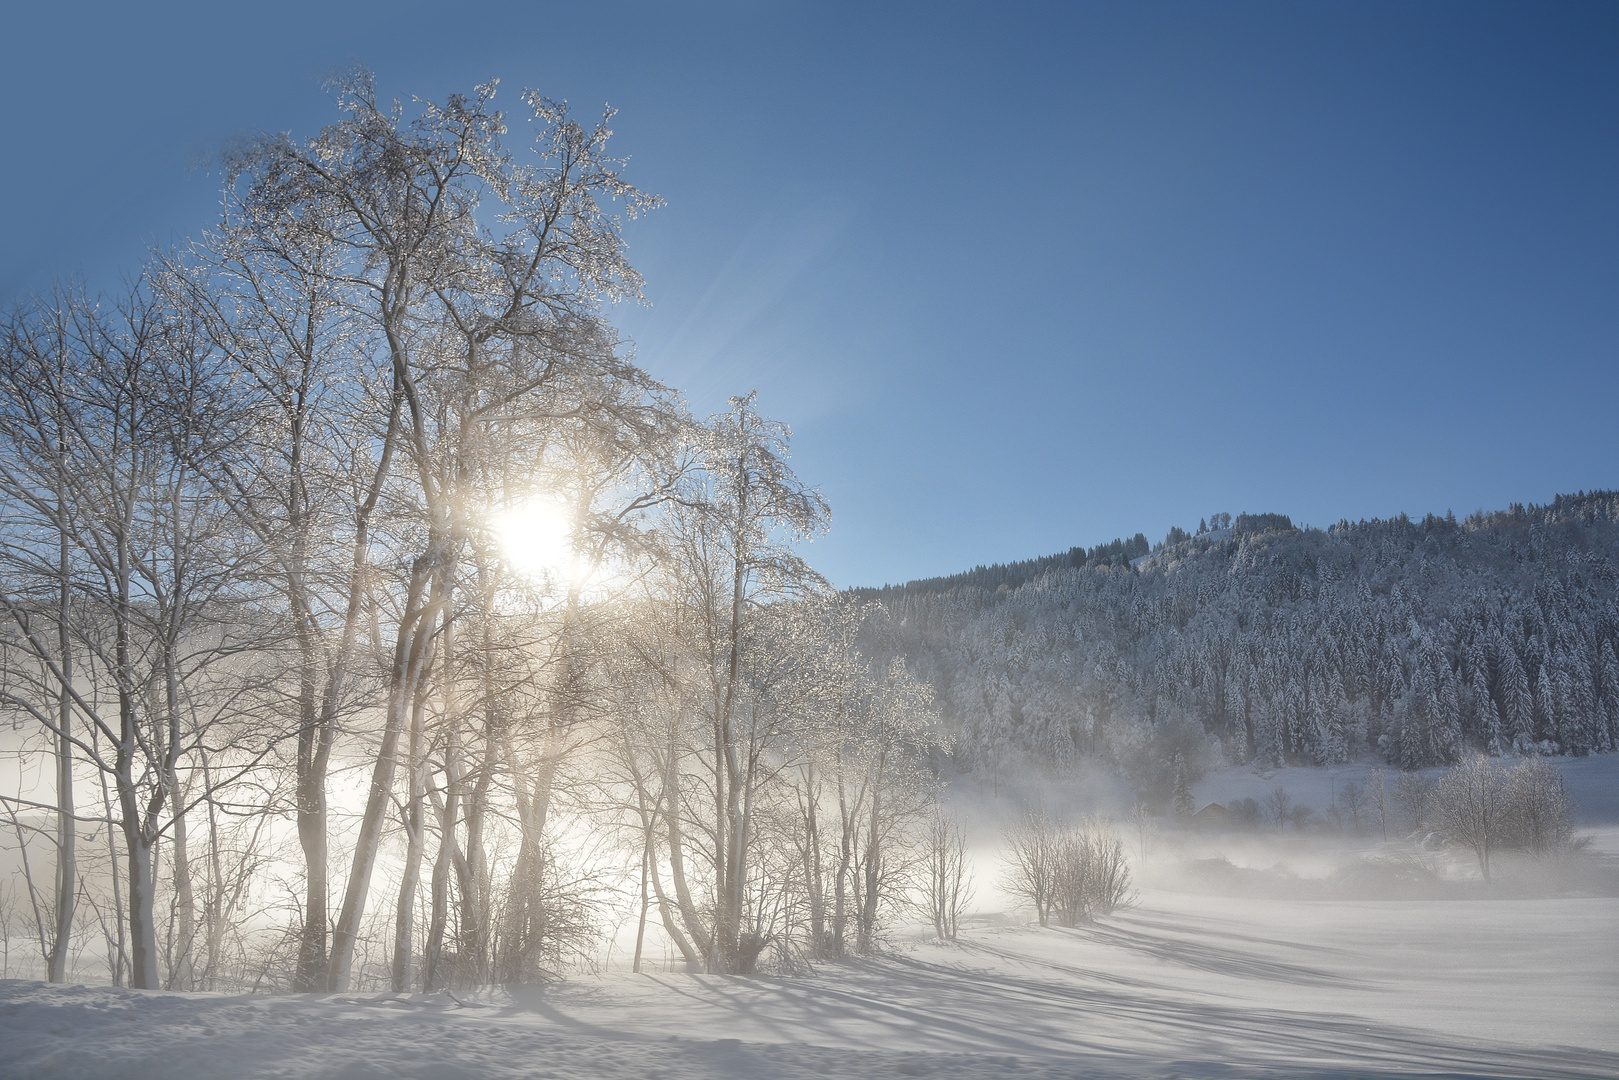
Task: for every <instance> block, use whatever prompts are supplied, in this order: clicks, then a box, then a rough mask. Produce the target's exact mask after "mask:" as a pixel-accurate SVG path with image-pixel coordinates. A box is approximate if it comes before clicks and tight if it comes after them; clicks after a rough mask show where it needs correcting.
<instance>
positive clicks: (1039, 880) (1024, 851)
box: [1007, 811, 1134, 926]
mask: <svg viewBox="0 0 1619 1080" xmlns="http://www.w3.org/2000/svg"><path fill="white" fill-rule="evenodd" d="M1007 841H1008V847H1009V854H1008V858H1007V865H1008V869H1009V871H1010V873H1009V875H1008V876H1009V878H1010V881H1009V885H1008V888H1009V889H1010V891H1011V892H1012V893H1013V894H1014V895H1016V896H1019V897H1021V898H1022V899H1025V900H1027V901H1029V902H1030V903H1031V904H1032V905H1033V906H1034V909H1035V914H1036V916H1037V917H1038V918H1039V920H1040V925H1041V926H1049V925H1050V924H1051V921H1052V920H1053V919H1055V920H1056V922H1057V925H1059V926H1077V925H1079V924H1080V923H1082V922H1089V921H1090V920H1092V919H1094V918H1096V917H1097V916H1099V915H1107V914H1110V913H1111V912H1113V911H1116V910H1117V909H1118V908H1121V907H1124V906H1127V905H1128V904H1129V903H1130V902H1131V901H1132V900H1133V899H1134V893H1133V891H1132V889H1131V885H1130V864H1129V860H1128V859H1127V858H1126V857H1125V853H1124V840H1123V839H1122V838H1121V837H1120V836H1119V835H1118V832H1117V830H1115V829H1114V827H1113V823H1112V822H1111V821H1108V820H1107V819H1105V818H1096V817H1090V818H1086V819H1084V820H1083V821H1081V822H1079V823H1078V824H1077V825H1060V824H1058V823H1056V822H1054V821H1052V820H1051V818H1050V817H1048V816H1047V815H1046V814H1045V813H1044V812H1040V811H1036V812H1032V813H1029V814H1026V815H1024V818H1023V820H1022V821H1020V822H1019V824H1018V825H1017V826H1016V827H1014V828H1013V829H1012V831H1011V832H1009V833H1008V836H1007Z"/></svg>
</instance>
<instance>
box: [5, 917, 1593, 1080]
mask: <svg viewBox="0 0 1619 1080" xmlns="http://www.w3.org/2000/svg"><path fill="white" fill-rule="evenodd" d="M1616 928H1619V899H1614V898H1611V897H1590V898H1570V899H1560V900H1533V901H1513V900H1464V901H1455V902H1449V901H1436V902H1422V901H1382V902H1304V901H1288V900H1232V899H1223V898H1217V897H1207V896H1195V895H1190V894H1184V893H1173V892H1166V891H1151V892H1148V893H1145V894H1144V895H1143V897H1142V899H1141V903H1140V904H1139V906H1138V907H1136V908H1134V909H1132V910H1129V911H1126V912H1123V913H1121V914H1119V915H1117V916H1115V917H1113V918H1110V919H1108V920H1105V921H1104V922H1102V923H1100V924H1098V925H1095V926H1091V927H1085V928H1081V929H1078V930H1057V929H1040V928H1037V927H1025V926H1007V927H986V926H978V927H974V928H972V929H970V930H968V931H967V932H966V934H965V935H964V939H963V941H962V942H960V943H959V944H955V945H940V944H934V943H931V942H924V941H914V942H911V943H909V944H906V945H902V946H901V947H899V948H897V949H896V950H895V951H894V952H892V953H891V954H888V955H885V956H882V957H879V958H875V959H869V960H861V961H856V962H851V963H847V964H837V965H826V966H824V967H823V968H822V969H821V970H820V971H819V972H818V973H817V974H815V975H813V976H809V977H805V978H796V979H776V978H750V979H744V978H731V977H722V976H702V975H671V974H658V975H642V976H634V975H628V974H613V975H606V976H600V977H576V978H573V979H570V980H568V981H566V982H564V983H562V984H559V985H555V986H551V987H543V988H542V987H527V988H523V987H519V988H515V989H512V990H489V991H484V992H480V993H477V994H473V995H458V996H459V1001H457V1000H456V999H452V998H451V997H450V996H448V995H444V994H433V995H416V996H397V997H396V996H393V995H377V996H342V995H334V996H318V997H240V996H225V995H203V994H164V993H137V992H132V991H121V990H112V989H86V988H82V987H74V988H51V987H47V986H44V985H41V984H39V983H32V982H9V983H3V984H0V1077H4V1078H13V1077H15V1078H18V1080H21V1078H25V1077H26V1078H35V1077H40V1078H44V1077H61V1078H74V1080H114V1078H116V1080H147V1078H150V1080H158V1078H163V1080H204V1078H210V1080H211V1078H227V1077H230V1078H235V1077H239V1078H243V1080H248V1078H255V1080H256V1078H261V1077H262V1078H270V1077H286V1078H292V1077H297V1078H320V1080H383V1078H390V1080H392V1078H402V1080H483V1078H488V1080H508V1078H512V1080H516V1078H524V1080H527V1078H540V1077H554V1078H558V1080H564V1078H566V1080H586V1078H597V1077H600V1078H610V1080H616V1078H620V1077H626V1078H627V1077H648V1078H650V1077H663V1078H666V1080H685V1078H694V1077H760V1078H775V1077H782V1078H790V1077H810V1076H846V1077H881V1076H917V1075H930V1076H939V1077H992V1076H1017V1077H1031V1078H1032V1077H1074V1078H1079V1077H1101V1078H1112V1077H1118V1078H1124V1077H1170V1076H1179V1077H1185V1078H1193V1077H1208V1078H1225V1077H1239V1076H1264V1077H1270V1076H1275V1077H1310V1078H1320V1080H1325V1078H1329V1077H1330V1078H1348V1077H1361V1076H1478V1077H1539V1078H1546V1080H1553V1078H1565V1077H1582V1078H1584V1077H1614V1076H1619V947H1616Z"/></svg>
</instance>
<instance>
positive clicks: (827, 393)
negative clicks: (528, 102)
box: [0, 0, 1619, 586]
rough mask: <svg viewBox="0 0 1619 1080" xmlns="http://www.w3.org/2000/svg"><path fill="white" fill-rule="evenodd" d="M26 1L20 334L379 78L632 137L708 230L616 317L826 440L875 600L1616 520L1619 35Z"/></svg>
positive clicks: (671, 245)
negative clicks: (1264, 526) (1396, 534)
mask: <svg viewBox="0 0 1619 1080" xmlns="http://www.w3.org/2000/svg"><path fill="white" fill-rule="evenodd" d="M0 11H3V20H0V26H3V28H4V38H5V41H6V46H5V63H4V65H0V91H3V92H4V100H5V103H6V105H7V109H6V115H5V119H4V141H3V142H0V145H3V146H4V147H5V150H4V168H0V200H3V205H4V206H5V207H7V212H6V213H5V214H4V215H3V218H0V297H3V298H5V299H7V300H9V299H12V298H16V297H19V296H20V295H22V293H23V292H25V291H26V290H27V289H28V288H30V287H32V286H35V285H38V284H41V283H43V282H45V281H47V280H48V279H49V277H50V276H51V275H52V274H67V273H74V272H80V273H83V274H85V275H86V276H88V277H89V278H90V280H91V281H92V283H95V284H100V285H111V284H115V283H116V282H117V280H118V276H119V274H120V273H122V272H126V271H130V270H133V269H134V268H135V267H136V266H137V265H138V263H139V260H140V258H141V254H142V251H143V249H144V246H145V245H146V243H148V242H149V241H152V240H159V241H162V240H167V239H170V238H175V237H178V236H181V235H183V234H185V233H188V232H194V231H195V230H197V229H198V228H201V227H203V226H205V225H206V224H207V223H208V222H209V221H210V219H211V217H212V215H213V213H214V205H215V192H214V185H215V180H214V178H213V177H211V176H210V175H208V173H207V171H206V169H201V170H199V169H195V168H193V167H192V164H193V163H194V162H195V161H196V160H198V159H199V156H204V157H205V155H206V151H207V150H208V148H209V147H210V146H211V145H212V144H213V143H214V142H215V141H217V140H218V139H219V138H221V137H224V136H228V135H230V134H232V133H233V132H236V131H239V130H243V129H248V128H264V129H272V130H291V131H293V132H295V133H299V134H308V133H310V132H312V131H313V130H315V128H316V127H317V126H318V125H320V124H322V123H324V122H326V121H327V120H329V119H331V118H333V117H334V116H335V113H333V112H332V110H331V106H330V103H329V101H328V100H327V99H326V98H325V97H323V96H322V94H321V93H320V91H319V89H318V86H317V84H318V82H319V79H320V76H321V75H322V74H324V73H326V72H328V71H330V70H332V69H334V68H336V67H339V66H342V65H345V64H347V63H349V62H352V61H354V60H359V61H363V62H364V63H366V64H367V65H369V66H370V67H371V68H373V69H374V70H375V71H376V73H377V76H378V80H379V86H380V89H381V90H382V91H383V92H384V93H386V94H390V95H407V96H408V95H411V94H417V95H423V96H434V97H438V96H442V95H444V94H445V93H447V92H450V91H454V90H464V89H468V88H470V86H471V85H472V84H473V83H475V82H480V81H483V80H485V79H487V78H488V77H489V76H491V75H496V76H499V77H500V78H501V80H502V84H501V85H502V87H503V88H504V89H505V90H506V91H508V92H509V95H510V99H512V100H515V92H516V91H517V90H518V89H519V88H521V87H525V86H531V87H535V88H538V89H541V90H543V91H544V92H546V93H547V94H549V95H551V96H553V97H565V98H568V99H569V100H570V101H571V102H572V103H573V104H574V106H575V108H576V109H577V110H578V111H579V112H580V113H581V114H583V115H585V116H588V115H589V114H591V113H593V112H594V111H595V110H596V109H598V108H599V107H600V105H601V103H603V102H611V103H612V104H613V105H614V106H615V107H617V108H618V109H619V110H620V113H619V116H618V118H617V120H616V121H615V124H614V127H615V130H616V131H617V133H618V134H617V136H616V137H615V140H614V145H615V147H616V149H617V150H618V151H619V152H620V153H623V154H627V155H630V156H631V158H632V161H631V165H630V169H629V177H630V179H632V180H633V181H635V182H636V183H637V184H639V185H640V186H642V187H643V188H646V189H648V190H652V191H656V192H658V193H660V194H662V195H663V196H664V197H665V198H666V199H667V200H668V207H667V208H666V209H663V210H660V211H658V212H657V213H656V214H654V215H652V216H651V217H649V218H647V219H645V220H644V221H642V222H637V223H635V224H634V225H633V226H632V227H631V229H630V232H629V237H630V242H631V254H632V257H633V258H634V260H635V262H636V264H637V266H638V267H639V268H640V269H641V270H642V272H643V273H644V274H645V275H646V278H647V295H648V298H649V299H650V300H651V302H652V306H651V307H649V308H645V309H621V310H620V311H619V312H618V313H617V317H618V319H619V321H620V322H621V324H622V326H623V327H624V328H625V330H626V332H627V333H628V334H629V335H630V336H631V337H632V338H633V339H634V340H635V341H636V343H637V345H638V349H639V355H640V358H641V361H642V363H643V364H644V365H645V366H646V367H647V368H649V369H650V370H651V371H652V372H653V373H654V374H655V375H656V376H658V377H659V378H661V379H663V380H664V381H665V382H667V383H670V384H672V385H674V386H677V387H680V388H681V389H683V390H684V391H685V392H686V393H687V395H688V397H689V398H690V400H691V403H692V406H693V409H694V410H696V411H698V412H700V413H706V412H710V411H714V410H716V409H719V408H721V407H723V405H724V402H725V398H726V396H727V395H728V394H732V393H740V392H746V391H748V390H750V389H755V388H756V389H757V390H758V391H759V397H760V403H761V406H762V407H763V408H764V409H765V410H766V411H767V412H770V413H772V414H774V415H776V416H778V417H779V418H781V419H783V420H786V421H787V422H788V423H789V424H791V425H792V427H793V429H794V432H795V441H794V446H795V454H794V463H795V465H796V467H797V469H798V471H799V473H800V475H801V476H802V477H804V478H805V479H807V480H809V481H810V482H812V483H815V484H817V485H819V486H820V487H821V489H822V490H823V492H824V493H825V494H826V496H827V498H828V499H829V501H830V502H831V504H832V508H833V529H832V533H831V535H830V536H828V537H827V538H825V539H823V540H820V541H817V542H816V543H815V544H814V545H813V546H812V547H811V548H810V549H809V550H808V551H807V554H808V555H809V556H810V558H811V560H812V561H813V562H814V563H815V564H816V565H817V566H818V567H819V568H820V569H821V570H822V571H823V572H824V573H826V574H827V575H828V576H829V577H830V578H831V579H832V580H833V581H834V582H835V583H836V584H838V585H840V586H847V585H859V584H878V583H882V582H886V581H903V580H905V579H907V578H912V577H922V576H929V575H933V574H940V573H949V572H952V571H956V570H960V569H966V568H968V567H970V566H972V565H974V564H976V563H980V562H995V561H1004V560H1008V559H1015V558H1023V557H1029V556H1033V555H1038V554H1045V553H1049V552H1052V551H1058V550H1066V549H1067V548H1069V547H1071V546H1073V545H1075V544H1085V545H1090V544H1095V543H1099V542H1102V541H1105V540H1110V539H1112V538H1113V537H1115V536H1119V535H1124V536H1129V535H1131V534H1133V533H1135V532H1137V531H1138V530H1139V531H1143V532H1145V533H1146V534H1147V535H1148V536H1149V537H1150V538H1152V539H1154V540H1156V539H1158V538H1160V537H1161V536H1162V535H1163V534H1164V532H1165V531H1166V530H1167V529H1168V528H1169V527H1170V526H1171V525H1181V526H1183V527H1188V528H1193V527H1195V526H1196V524H1197V521H1198V518H1199V517H1201V516H1205V515H1207V514H1209V513H1211V512H1214V511H1220V510H1224V511H1229V512H1232V513H1240V512H1243V511H1280V512H1284V513H1289V514H1291V515H1292V516H1293V518H1294V520H1295V521H1304V522H1309V523H1312V524H1317V525H1325V524H1329V523H1331V522H1332V521H1335V520H1337V519H1338V518H1340V517H1350V518H1359V517H1363V516H1364V517H1370V516H1389V515H1392V514H1397V513H1399V512H1401V511H1405V512H1408V513H1411V514H1414V515H1420V514H1422V513H1425V512H1428V511H1436V512H1443V511H1444V510H1446V509H1454V510H1456V511H1457V512H1458V513H1459V514H1463V513H1466V512H1468V511H1471V510H1474V509H1478V508H1480V507H1484V508H1490V509H1495V508H1500V507H1503V506H1505V505H1506V504H1507V503H1509V502H1517V501H1541V500H1545V499H1548V498H1550V497H1551V496H1552V495H1553V494H1554V493H1556V492H1559V491H1572V490H1575V489H1579V488H1591V487H1615V486H1619V438H1616V436H1619V425H1616V423H1615V420H1616V405H1619V5H1615V4H1592V5H1584V4H1566V3H1564V4H1550V3H1533V4H1518V5H1501V4H1489V3H1478V2H1468V3H1462V4H1444V3H1424V4H1410V3H1397V4H1389V5H1380V4H1375V3H1366V2H1356V3H1351V4H1344V5H1332V4H1319V3H1296V2H1288V3H1280V4H1229V3H1223V4H1215V3H1195V4H1179V3H1128V4H1123V3H1120V4H1078V3H1068V4H1053V5H1049V6H1042V5H1014V4H1009V3H982V4H972V5H959V4H954V5H953V4H943V3H928V4H923V3H914V4H893V5H882V4H870V3H861V4H847V5H841V4H830V3H827V4H794V3H768V2H760V3H742V2H735V3H712V4H676V3H668V4H655V5H634V4H606V3H604V4H580V3H570V4H565V5H558V4H550V3H545V2H540V0H526V2H523V3H514V4H505V5H502V4H476V3H455V4H449V3H443V2H437V3H431V4H426V3H414V2H400V0H392V2H388V3H378V4H371V5H342V4H325V3H304V2H301V0H295V2H287V3H275V4H268V3H265V4H252V5H248V4H220V3H218V2H217V0H216V2H211V3H206V4H196V5H182V4H168V5H164V4H129V3H120V4H116V5H114V4H106V5H96V4H71V3H62V4H44V3H30V4H23V3H19V2H17V0H7V3H6V4H5V6H4V8H3V9H0Z"/></svg>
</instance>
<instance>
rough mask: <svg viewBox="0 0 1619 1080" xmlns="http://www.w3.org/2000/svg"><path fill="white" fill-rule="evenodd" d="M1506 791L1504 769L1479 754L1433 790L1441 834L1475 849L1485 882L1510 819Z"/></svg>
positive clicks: (1444, 777) (1492, 760) (1465, 762)
mask: <svg viewBox="0 0 1619 1080" xmlns="http://www.w3.org/2000/svg"><path fill="white" fill-rule="evenodd" d="M1405 775H1411V774H1405ZM1403 779H1404V777H1403V776H1402V780H1403ZM1506 788H1507V784H1506V775H1505V771H1504V770H1503V769H1502V768H1501V766H1500V765H1498V764H1497V763H1496V762H1495V760H1494V759H1493V758H1489V757H1485V756H1484V755H1482V754H1475V755H1474V756H1472V757H1470V758H1468V759H1467V760H1466V761H1463V762H1462V763H1461V764H1460V765H1457V766H1456V767H1455V768H1454V769H1451V770H1450V771H1449V772H1447V773H1446V774H1445V775H1444V776H1442V777H1441V778H1440V780H1439V783H1438V784H1437V785H1436V786H1435V787H1434V789H1433V807H1434V813H1435V817H1436V823H1437V825H1438V826H1439V829H1440V831H1441V832H1442V833H1443V834H1444V835H1445V836H1446V838H1448V839H1449V840H1451V841H1452V842H1453V843H1457V844H1461V845H1463V846H1465V847H1469V848H1472V849H1473V854H1474V855H1475V856H1477V858H1478V867H1479V872H1480V873H1482V874H1483V875H1484V880H1485V881H1488V880H1490V857H1491V855H1492V854H1494V852H1495V851H1496V850H1497V849H1498V848H1500V846H1501V841H1502V836H1503V832H1504V829H1505V827H1506V825H1507V822H1508V819H1509V805H1508V796H1507V790H1506Z"/></svg>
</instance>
